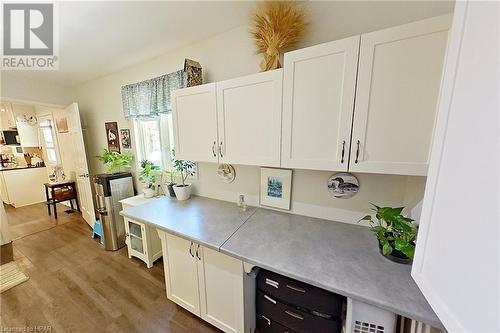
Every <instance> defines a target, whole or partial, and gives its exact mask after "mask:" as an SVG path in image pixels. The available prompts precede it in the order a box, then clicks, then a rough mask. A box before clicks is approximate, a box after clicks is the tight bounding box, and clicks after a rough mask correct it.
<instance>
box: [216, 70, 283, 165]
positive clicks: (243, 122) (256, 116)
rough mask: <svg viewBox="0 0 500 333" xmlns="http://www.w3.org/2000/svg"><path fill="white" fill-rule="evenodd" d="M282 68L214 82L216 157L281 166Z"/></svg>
mask: <svg viewBox="0 0 500 333" xmlns="http://www.w3.org/2000/svg"><path fill="white" fill-rule="evenodd" d="M282 82H283V79H282V70H281V69H278V70H274V71H269V72H264V73H258V74H253V75H249V76H245V77H241V78H237V79H232V80H227V81H223V82H217V113H218V129H219V132H218V133H219V160H220V162H223V163H234V164H249V165H261V166H273V167H279V166H280V149H281V96H282Z"/></svg>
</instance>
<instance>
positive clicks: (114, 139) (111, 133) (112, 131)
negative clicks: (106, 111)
mask: <svg viewBox="0 0 500 333" xmlns="http://www.w3.org/2000/svg"><path fill="white" fill-rule="evenodd" d="M104 127H105V128H106V140H107V141H108V150H109V151H116V152H120V138H119V137H118V135H119V134H118V123H117V122H106V123H104Z"/></svg>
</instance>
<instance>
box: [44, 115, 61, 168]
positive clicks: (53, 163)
mask: <svg viewBox="0 0 500 333" xmlns="http://www.w3.org/2000/svg"><path fill="white" fill-rule="evenodd" d="M44 121H48V122H49V123H50V125H49V126H40V124H41V123H42V122H44ZM38 124H39V125H38V138H39V141H40V143H41V146H42V150H43V155H44V163H45V165H46V166H49V167H57V166H61V155H60V154H59V143H58V141H57V133H56V131H55V128H54V119H53V118H52V116H51V115H42V116H39V117H38ZM46 127H49V128H50V131H51V134H52V141H53V142H54V147H49V148H47V144H46V141H45V137H44V135H43V132H42V128H46ZM48 149H53V150H54V151H55V153H56V161H51V160H49V158H48V153H47V151H48Z"/></svg>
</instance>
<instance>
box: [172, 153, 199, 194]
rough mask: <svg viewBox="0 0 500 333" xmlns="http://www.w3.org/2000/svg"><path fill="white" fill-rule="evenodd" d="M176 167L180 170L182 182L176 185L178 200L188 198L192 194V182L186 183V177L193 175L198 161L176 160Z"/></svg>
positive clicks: (175, 190)
mask: <svg viewBox="0 0 500 333" xmlns="http://www.w3.org/2000/svg"><path fill="white" fill-rule="evenodd" d="M174 168H175V169H176V170H177V171H178V172H179V175H180V178H181V184H176V185H174V192H175V196H176V197H177V200H187V199H189V197H190V196H191V184H186V178H187V177H188V176H193V175H194V174H195V171H196V169H195V168H196V163H195V162H193V161H183V160H174Z"/></svg>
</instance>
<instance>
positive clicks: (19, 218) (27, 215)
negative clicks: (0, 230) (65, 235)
mask: <svg viewBox="0 0 500 333" xmlns="http://www.w3.org/2000/svg"><path fill="white" fill-rule="evenodd" d="M4 206H5V211H6V213H7V216H8V217H9V230H10V233H11V236H12V239H18V238H21V237H24V236H27V235H31V234H34V233H36V232H40V231H43V230H47V229H50V228H53V227H55V226H57V225H61V224H64V223H68V222H70V221H74V220H79V219H80V218H81V217H80V215H79V214H77V213H71V214H67V213H65V210H68V209H69V208H68V207H67V206H64V205H62V204H57V212H58V214H59V216H58V217H59V218H58V219H57V220H56V219H55V218H54V215H51V216H49V215H48V213H47V206H46V205H45V204H36V205H30V206H25V207H20V208H14V207H12V206H10V205H4Z"/></svg>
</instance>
